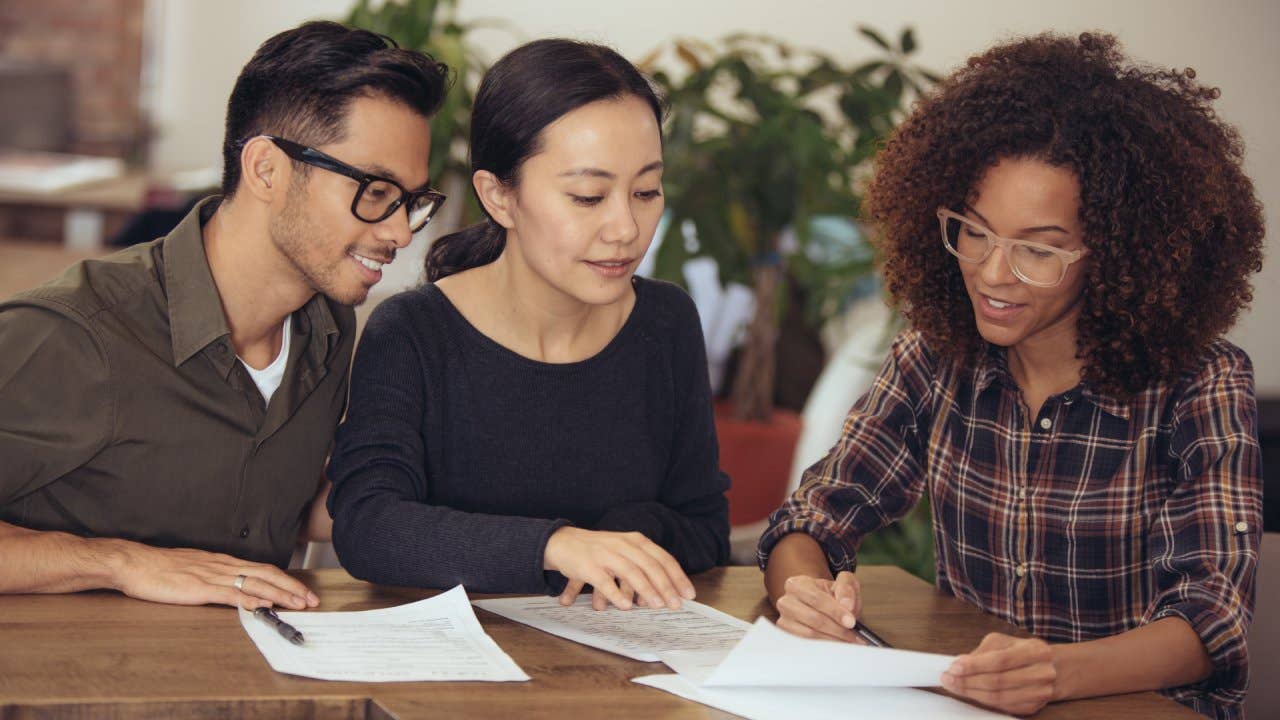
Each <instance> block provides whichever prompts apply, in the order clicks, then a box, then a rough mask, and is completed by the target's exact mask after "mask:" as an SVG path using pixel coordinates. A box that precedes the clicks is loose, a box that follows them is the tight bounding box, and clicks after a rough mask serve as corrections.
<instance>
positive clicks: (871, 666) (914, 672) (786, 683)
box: [702, 618, 955, 687]
mask: <svg viewBox="0 0 1280 720" xmlns="http://www.w3.org/2000/svg"><path fill="white" fill-rule="evenodd" d="M953 660H955V657H953V656H951V655H934V654H932V653H922V652H912V651H910V650H894V649H892V648H878V647H872V646H870V645H855V644H853V643H843V642H838V641H835V640H813V639H809V638H802V637H799V636H796V635H792V634H791V633H789V632H786V631H785V630H781V629H779V628H778V627H777V626H775V625H774V624H773V623H771V622H769V621H768V620H766V619H764V618H760V619H758V620H756V624H755V625H753V626H751V631H750V632H748V633H747V636H746V637H744V638H743V639H742V642H740V643H738V644H737V646H735V647H734V648H733V650H732V651H731V652H730V653H729V654H728V655H727V656H725V658H724V661H723V662H721V663H720V664H719V665H718V666H716V668H715V670H714V671H712V672H711V673H710V675H708V676H707V678H706V680H705V681H703V683H702V684H703V685H704V686H706V687H735V686H736V687H766V686H771V687H863V686H879V687H934V686H941V685H942V673H943V672H944V671H945V670H946V669H947V667H949V666H950V665H951V662H952V661H953Z"/></svg>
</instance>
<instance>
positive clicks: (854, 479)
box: [757, 332, 933, 573]
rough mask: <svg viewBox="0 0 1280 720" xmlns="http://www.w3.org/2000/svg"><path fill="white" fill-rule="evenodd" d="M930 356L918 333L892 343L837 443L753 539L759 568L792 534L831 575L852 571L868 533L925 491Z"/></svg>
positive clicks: (903, 511)
mask: <svg viewBox="0 0 1280 720" xmlns="http://www.w3.org/2000/svg"><path fill="white" fill-rule="evenodd" d="M931 367H932V359H931V357H930V355H929V353H928V351H927V348H926V347H925V346H924V342H923V340H922V339H921V338H920V336H919V335H918V334H917V333H914V332H905V333H903V334H902V335H900V336H899V337H898V338H897V339H896V340H895V341H894V343H893V347H892V349H891V350H890V353H889V357H888V358H887V359H886V360H885V362H884V365H883V366H882V367H881V369H880V373H879V375H877V377H876V379H875V381H874V382H873V383H872V386H871V389H870V390H869V391H868V392H867V394H866V395H864V396H862V397H861V398H860V399H859V400H858V402H857V403H856V404H855V405H854V406H853V409H852V410H851V411H850V412H849V415H848V416H847V417H846V419H845V422H844V427H843V429H842V431H841V434H840V439H839V440H837V441H836V444H835V446H834V447H832V448H831V450H830V451H829V452H828V453H827V455H826V457H824V458H822V459H821V460H819V461H818V462H817V463H814V464H813V465H812V466H811V467H810V468H809V469H808V470H806V471H805V472H804V476H803V477H802V479H801V482H800V487H799V488H798V489H797V490H796V491H795V492H794V493H793V494H792V495H791V496H790V497H789V498H787V500H786V501H785V502H784V503H783V505H782V507H780V508H778V509H777V510H775V511H774V512H773V514H772V515H771V516H770V518H769V528H768V529H767V530H766V531H765V533H764V535H762V536H761V538H760V543H759V546H758V548H757V556H758V559H759V562H760V567H761V568H764V567H766V566H767V565H768V562H769V554H770V553H771V552H772V550H773V547H774V546H775V545H777V543H778V541H779V540H781V539H782V538H783V537H784V536H786V535H788V534H790V533H793V532H802V533H805V534H807V535H809V536H811V537H812V538H813V539H814V540H816V541H817V542H818V544H819V545H821V546H822V548H823V550H824V552H825V553H826V556H827V563H828V565H830V567H831V570H832V572H833V573H836V572H840V571H843V570H853V569H855V568H856V566H857V549H858V545H859V544H860V542H861V541H862V538H863V537H865V536H866V535H867V534H868V533H870V532H872V531H874V530H878V529H880V528H882V527H884V526H886V525H889V524H890V523H892V522H894V521H895V520H898V519H899V518H901V517H902V516H903V515H906V514H907V513H908V512H909V511H910V510H911V508H913V507H914V506H915V504H916V502H918V501H919V499H920V496H921V494H922V493H923V491H924V472H923V469H922V465H921V463H920V457H921V442H920V435H921V433H920V428H927V427H928V422H929V420H928V417H927V414H928V406H929V388H930V382H931V378H932V375H933V371H932V369H931Z"/></svg>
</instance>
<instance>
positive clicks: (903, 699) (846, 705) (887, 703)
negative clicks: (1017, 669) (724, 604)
mask: <svg viewBox="0 0 1280 720" xmlns="http://www.w3.org/2000/svg"><path fill="white" fill-rule="evenodd" d="M632 682H635V683H638V684H640V685H647V686H649V687H652V688H657V689H659V690H663V691H665V692H669V693H671V694H672V695H676V696H678V697H682V698H684V699H686V700H692V701H693V702H696V703H702V704H703V705H708V706H710V707H713V708H718V709H720V710H724V711H725V712H730V713H733V714H734V715H739V716H741V717H744V718H749V719H750V720H795V718H805V720H849V719H850V718H857V720H902V718H919V719H920V720H925V719H926V718H929V719H932V718H947V720H969V719H970V718H972V719H973V720H987V719H988V718H1008V717H1009V716H1008V715H1000V714H998V713H993V712H991V711H989V710H983V709H982V708H979V707H975V706H973V705H969V704H967V703H963V702H960V701H959V700H956V699H954V698H949V697H947V696H945V695H937V694H935V693H931V692H928V691H926V690H917V689H915V688H904V687H897V688H895V687H858V688H849V687H845V688H795V687H792V688H776V687H775V688H743V687H733V688H727V687H717V688H710V687H705V686H699V685H697V684H696V683H694V682H692V681H690V680H689V679H687V678H685V677H684V676H682V675H646V676H644V677H638V678H636V679H635V680H632Z"/></svg>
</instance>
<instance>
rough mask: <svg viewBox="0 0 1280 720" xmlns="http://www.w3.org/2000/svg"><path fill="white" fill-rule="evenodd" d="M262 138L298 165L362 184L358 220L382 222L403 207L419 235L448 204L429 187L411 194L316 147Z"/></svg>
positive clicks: (354, 206)
mask: <svg viewBox="0 0 1280 720" xmlns="http://www.w3.org/2000/svg"><path fill="white" fill-rule="evenodd" d="M262 137H264V138H266V139H268V140H270V141H271V142H273V143H275V144H276V147H278V148H280V149H281V150H283V151H284V154H285V155H288V156H289V157H291V158H293V159H294V160H297V161H298V162H301V163H306V164H307V165H312V166H314V167H318V168H321V169H322V170H328V171H329V172H334V173H337V174H339V175H344V176H346V177H349V178H351V179H352V180H355V181H356V182H358V183H360V186H359V187H358V188H356V194H355V197H353V198H352V199H351V214H352V215H355V216H356V219H357V220H361V221H363V222H367V223H378V222H382V221H383V220H386V219H387V218H389V217H391V215H392V213H394V212H395V211H396V210H399V209H400V206H402V205H403V206H404V207H405V211H406V212H407V213H408V215H409V232H415V233H416V232H418V231H419V230H421V229H422V228H424V227H426V225H427V223H429V222H431V218H432V217H433V216H434V215H435V214H436V211H438V210H439V209H440V206H441V205H444V201H445V199H446V198H445V195H444V193H442V192H440V191H439V190H433V189H431V188H427V189H425V190H417V191H414V192H410V191H408V190H405V189H404V187H403V186H401V185H400V183H398V182H396V181H395V180H392V179H391V178H385V177H380V176H378V175H370V174H369V173H366V172H364V171H362V170H360V169H358V168H354V167H351V166H350V165H348V164H346V163H344V162H342V161H341V160H338V159H337V158H334V157H331V156H329V155H326V154H325V153H322V152H320V151H319V150H316V149H315V148H313V147H307V146H306V145H301V144H299V143H296V142H293V141H292V140H285V139H284V138H281V137H276V136H274V135H263V136H262Z"/></svg>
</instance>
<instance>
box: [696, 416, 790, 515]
mask: <svg viewBox="0 0 1280 720" xmlns="http://www.w3.org/2000/svg"><path fill="white" fill-rule="evenodd" d="M715 415H716V435H717V437H718V439H719V441H720V468H721V469H722V470H724V471H725V472H726V473H728V474H729V478H730V479H731V480H732V481H733V485H732V487H731V488H730V489H729V492H728V497H729V524H730V525H735V526H737V525H749V524H751V523H753V522H758V521H760V520H763V519H765V518H767V517H768V516H769V513H771V512H773V511H774V510H776V509H777V508H778V506H779V505H781V504H782V500H783V497H784V496H785V495H786V492H787V481H788V479H789V478H790V475H791V460H792V456H794V455H795V451H796V442H797V441H798V440H799V439H800V427H801V423H800V415H799V414H798V413H794V412H792V411H790V410H783V409H780V408H774V410H773V419H772V420H770V421H769V422H767V423H762V422H748V421H744V420H739V419H737V418H735V417H734V416H733V406H732V405H731V404H730V403H728V402H724V401H717V402H716V405H715Z"/></svg>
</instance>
